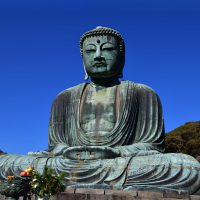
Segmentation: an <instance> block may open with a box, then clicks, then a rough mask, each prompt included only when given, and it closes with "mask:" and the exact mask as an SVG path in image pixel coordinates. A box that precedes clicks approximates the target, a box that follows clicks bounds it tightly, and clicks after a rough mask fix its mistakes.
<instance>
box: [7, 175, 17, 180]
mask: <svg viewBox="0 0 200 200" xmlns="http://www.w3.org/2000/svg"><path fill="white" fill-rule="evenodd" d="M14 178H15V176H7V177H6V179H7V180H8V181H12V180H13V179H14Z"/></svg>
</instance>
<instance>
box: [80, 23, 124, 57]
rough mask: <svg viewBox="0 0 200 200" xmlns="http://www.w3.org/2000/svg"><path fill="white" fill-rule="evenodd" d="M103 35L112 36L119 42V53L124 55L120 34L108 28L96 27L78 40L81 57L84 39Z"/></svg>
mask: <svg viewBox="0 0 200 200" xmlns="http://www.w3.org/2000/svg"><path fill="white" fill-rule="evenodd" d="M103 35H111V36H114V37H115V38H116V39H117V40H118V42H119V48H120V51H121V52H122V54H125V43H124V40H123V38H122V36H121V34H120V33H119V32H118V31H116V30H114V29H111V28H108V27H102V26H97V27H96V28H95V29H92V30H90V31H88V32H86V33H84V34H83V35H82V36H81V39H80V52H81V56H83V42H84V40H85V39H86V38H88V37H94V36H103Z"/></svg>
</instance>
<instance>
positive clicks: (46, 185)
mask: <svg viewBox="0 0 200 200" xmlns="http://www.w3.org/2000/svg"><path fill="white" fill-rule="evenodd" d="M64 177H65V173H61V174H60V175H59V176H56V175H55V173H54V171H53V169H51V168H49V167H45V168H44V171H43V173H42V174H39V173H38V172H36V171H34V172H33V175H32V181H31V187H32V190H33V192H34V193H35V194H37V195H38V196H39V197H41V198H43V197H50V196H52V195H54V194H58V193H60V192H62V191H64V189H65V187H64V185H63V180H64Z"/></svg>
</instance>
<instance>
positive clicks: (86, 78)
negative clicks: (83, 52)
mask: <svg viewBox="0 0 200 200" xmlns="http://www.w3.org/2000/svg"><path fill="white" fill-rule="evenodd" d="M83 67H84V71H85V78H84V79H85V81H87V80H88V79H89V76H88V73H87V71H86V69H85V65H84V64H83Z"/></svg>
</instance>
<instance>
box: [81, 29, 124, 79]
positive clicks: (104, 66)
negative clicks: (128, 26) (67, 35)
mask: <svg viewBox="0 0 200 200" xmlns="http://www.w3.org/2000/svg"><path fill="white" fill-rule="evenodd" d="M80 51H81V56H82V58H83V63H84V67H85V72H86V79H87V75H89V76H91V77H95V78H111V77H116V78H120V77H122V71H123V67H124V63H125V44H124V40H123V38H122V36H121V35H120V33H119V32H117V31H116V30H113V29H110V28H106V27H97V28H95V29H93V30H91V31H88V32H86V33H84V34H83V36H82V37H81V39H80Z"/></svg>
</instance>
